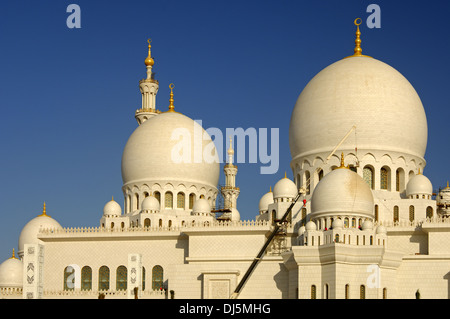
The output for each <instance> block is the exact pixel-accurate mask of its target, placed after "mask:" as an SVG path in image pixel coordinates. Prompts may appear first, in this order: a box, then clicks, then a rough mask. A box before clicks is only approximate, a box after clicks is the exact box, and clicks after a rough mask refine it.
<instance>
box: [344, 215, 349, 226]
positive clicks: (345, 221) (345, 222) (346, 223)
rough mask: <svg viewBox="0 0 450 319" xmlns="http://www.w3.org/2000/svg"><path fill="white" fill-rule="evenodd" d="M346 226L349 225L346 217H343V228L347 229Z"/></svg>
mask: <svg viewBox="0 0 450 319" xmlns="http://www.w3.org/2000/svg"><path fill="white" fill-rule="evenodd" d="M348 225H349V219H348V217H345V218H344V228H348Z"/></svg>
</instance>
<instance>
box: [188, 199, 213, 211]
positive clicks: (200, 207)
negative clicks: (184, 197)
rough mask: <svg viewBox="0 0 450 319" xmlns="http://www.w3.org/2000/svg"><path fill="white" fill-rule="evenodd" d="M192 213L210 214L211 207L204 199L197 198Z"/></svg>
mask: <svg viewBox="0 0 450 319" xmlns="http://www.w3.org/2000/svg"><path fill="white" fill-rule="evenodd" d="M192 212H193V213H194V214H202V213H211V205H209V202H208V201H207V200H206V199H205V198H199V199H197V200H196V201H195V203H194V206H193V207H192Z"/></svg>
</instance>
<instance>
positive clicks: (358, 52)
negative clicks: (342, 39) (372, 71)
mask: <svg viewBox="0 0 450 319" xmlns="http://www.w3.org/2000/svg"><path fill="white" fill-rule="evenodd" d="M358 22H359V23H358ZM353 23H354V24H355V25H356V39H355V49H354V50H353V51H354V52H355V53H354V55H355V56H361V55H362V54H361V53H362V49H361V31H359V25H360V24H361V23H362V20H361V18H356V19H355V21H354V22H353Z"/></svg>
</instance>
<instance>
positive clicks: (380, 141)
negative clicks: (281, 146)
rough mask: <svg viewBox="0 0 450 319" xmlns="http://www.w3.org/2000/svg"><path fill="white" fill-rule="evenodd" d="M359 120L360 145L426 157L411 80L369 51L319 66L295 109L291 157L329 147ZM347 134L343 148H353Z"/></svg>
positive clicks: (423, 123) (421, 115)
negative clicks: (370, 54)
mask: <svg viewBox="0 0 450 319" xmlns="http://www.w3.org/2000/svg"><path fill="white" fill-rule="evenodd" d="M353 125H356V131H357V141H356V142H357V147H358V149H366V150H382V151H386V152H389V151H394V152H399V153H403V154H408V155H411V156H416V157H419V158H423V156H424V154H425V149H426V145H427V134H428V128H427V120H426V115H425V111H424V108H423V106H422V103H421V100H420V98H419V96H418V94H417V92H416V91H415V90H414V88H413V86H412V85H411V84H410V83H409V82H408V80H407V79H406V78H405V77H404V76H403V75H402V74H400V73H399V72H398V71H397V70H395V69H394V68H392V67H391V66H389V65H387V64H386V63H383V62H381V61H379V60H376V59H374V58H371V57H350V58H346V59H342V60H340V61H337V62H335V63H333V64H331V65H330V66H328V67H326V68H325V69H323V70H322V71H321V72H319V73H318V74H317V75H316V76H315V77H314V78H313V79H312V80H311V81H310V82H309V83H308V84H307V86H306V87H305V88H304V90H303V91H302V93H301V94H300V96H299V97H298V100H297V103H296V105H295V108H294V110H293V113H292V117H291V122H290V127H289V144H290V150H291V156H292V160H293V161H295V160H296V159H297V158H301V157H305V156H308V155H311V154H318V153H322V152H331V151H332V150H333V149H334V147H335V146H336V145H337V144H338V143H339V141H340V140H341V138H342V137H344V136H345V134H346V133H347V132H348V131H349V130H350V128H351V127H352V126H353ZM354 148H355V139H354V138H348V139H347V140H346V141H345V142H344V143H343V144H342V145H341V147H340V149H341V150H354Z"/></svg>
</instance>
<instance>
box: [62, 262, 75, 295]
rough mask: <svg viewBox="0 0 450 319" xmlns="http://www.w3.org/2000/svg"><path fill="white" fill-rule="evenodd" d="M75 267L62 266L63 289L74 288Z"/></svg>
mask: <svg viewBox="0 0 450 319" xmlns="http://www.w3.org/2000/svg"><path fill="white" fill-rule="evenodd" d="M74 274H75V268H73V267H71V266H67V267H66V268H64V290H66V291H67V290H74V289H75V276H74Z"/></svg>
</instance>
